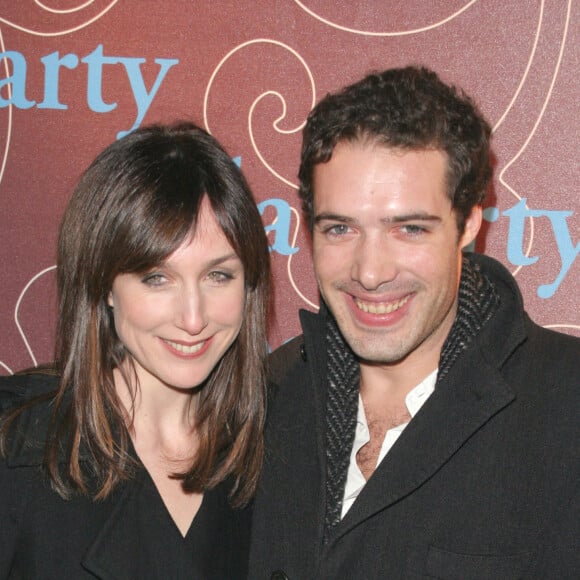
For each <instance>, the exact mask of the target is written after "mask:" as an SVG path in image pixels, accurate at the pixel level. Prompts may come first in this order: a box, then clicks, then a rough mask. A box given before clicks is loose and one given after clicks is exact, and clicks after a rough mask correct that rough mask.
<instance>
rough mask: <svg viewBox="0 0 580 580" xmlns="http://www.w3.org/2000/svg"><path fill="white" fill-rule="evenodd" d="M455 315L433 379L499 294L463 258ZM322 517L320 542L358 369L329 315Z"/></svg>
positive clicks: (339, 488)
mask: <svg viewBox="0 0 580 580" xmlns="http://www.w3.org/2000/svg"><path fill="white" fill-rule="evenodd" d="M458 294H459V300H458V307H457V316H456V318H455V322H454V323H453V326H452V327H451V331H450V333H449V336H448V337H447V340H446V341H445V343H444V345H443V348H442V350H441V357H440V360H439V371H438V373H437V384H436V386H435V388H437V385H438V384H439V382H440V381H441V380H442V379H443V377H445V376H446V375H447V373H448V372H449V369H450V368H451V367H452V366H453V364H454V363H455V361H456V360H457V359H458V357H459V356H460V355H461V353H462V352H463V351H464V350H465V349H466V348H467V345H468V344H469V342H470V341H471V339H472V338H473V337H474V336H475V335H476V334H477V333H478V332H479V330H480V329H481V327H482V326H483V325H484V324H485V323H486V322H487V321H488V320H489V319H490V318H491V317H492V316H493V313H494V312H495V311H496V310H497V307H498V306H499V295H498V293H497V291H496V289H495V287H494V285H493V284H492V282H491V281H490V280H489V279H488V278H487V277H485V276H484V275H483V274H482V273H481V272H480V270H479V266H478V265H477V264H475V263H473V262H472V261H471V260H469V258H468V257H466V256H464V258H463V267H462V272H461V281H460V284H459V293H458ZM326 347H327V352H328V363H327V380H328V385H327V397H326V516H325V531H324V541H325V542H326V541H327V540H328V535H329V533H330V531H331V530H332V529H333V528H334V526H336V525H337V524H338V523H339V522H340V519H341V511H342V500H343V496H344V488H345V485H346V476H347V473H348V466H349V461H350V452H351V450H352V446H353V443H354V437H355V432H356V417H357V409H358V394H359V378H360V369H359V364H358V360H357V359H356V357H355V355H354V353H353V352H352V350H351V349H350V348H349V346H348V345H347V344H346V342H345V341H344V338H343V337H342V335H341V333H340V331H339V330H338V327H337V325H336V322H335V320H334V318H333V317H332V316H329V317H328V321H327V325H326Z"/></svg>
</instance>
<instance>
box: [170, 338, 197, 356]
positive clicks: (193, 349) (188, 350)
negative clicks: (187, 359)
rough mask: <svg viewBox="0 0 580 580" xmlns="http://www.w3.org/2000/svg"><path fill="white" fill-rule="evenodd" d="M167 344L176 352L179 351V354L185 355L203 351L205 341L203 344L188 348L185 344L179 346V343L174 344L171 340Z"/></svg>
mask: <svg viewBox="0 0 580 580" xmlns="http://www.w3.org/2000/svg"><path fill="white" fill-rule="evenodd" d="M165 342H166V343H167V344H168V345H169V346H171V347H172V348H174V349H175V350H178V351H179V352H182V353H183V354H193V353H194V352H197V351H198V350H201V348H202V347H203V345H204V344H205V340H204V341H203V342H198V343H197V344H193V345H191V346H186V345H185V344H179V343H177V342H173V341H171V340H166V341H165Z"/></svg>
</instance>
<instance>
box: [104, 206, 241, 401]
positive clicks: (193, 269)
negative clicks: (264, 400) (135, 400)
mask: <svg viewBox="0 0 580 580" xmlns="http://www.w3.org/2000/svg"><path fill="white" fill-rule="evenodd" d="M108 302H109V305H110V306H112V308H113V312H114V318H115V328H116V331H117V335H118V337H119V339H120V340H121V342H122V343H123V344H124V346H125V348H126V349H127V351H128V352H129V354H130V356H131V358H132V359H133V362H134V364H135V368H136V370H137V378H138V379H139V384H140V387H141V390H142V392H145V391H146V390H148V389H151V388H152V389H155V388H156V387H158V386H159V385H165V386H170V387H174V388H177V389H189V388H191V387H195V386H197V385H199V384H200V383H202V382H203V381H204V380H205V379H206V378H207V377H208V375H209V374H210V373H211V371H212V369H213V368H214V367H215V365H216V364H217V363H218V362H219V360H220V359H221V358H222V356H223V355H224V353H225V352H226V351H227V349H228V348H229V347H230V345H231V344H232V343H233V342H234V340H235V339H236V337H237V335H238V333H239V331H240V327H241V324H242V318H243V315H244V302H245V284H244V267H243V265H242V262H241V261H240V259H239V258H238V256H237V255H236V253H235V252H234V250H233V248H232V247H231V245H230V244H229V242H228V241H227V239H226V237H225V235H224V233H223V231H222V230H221V228H220V226H219V224H218V222H217V220H216V218H215V215H214V213H213V210H212V209H211V205H210V203H209V201H208V200H207V198H205V199H204V200H203V202H202V205H201V208H200V214H199V218H198V221H197V226H196V230H195V232H194V233H193V234H192V235H190V236H188V237H187V238H186V239H185V241H184V242H183V244H182V245H181V246H180V247H179V248H178V249H177V250H175V252H173V254H171V255H170V256H169V257H168V258H167V259H166V260H165V261H164V262H163V263H162V264H160V265H159V266H158V267H156V268H153V269H152V270H151V271H149V272H147V273H145V274H120V275H118V276H117V277H116V278H115V280H114V281H113V288H112V290H111V293H110V295H109V299H108Z"/></svg>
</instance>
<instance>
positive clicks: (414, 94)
mask: <svg viewBox="0 0 580 580" xmlns="http://www.w3.org/2000/svg"><path fill="white" fill-rule="evenodd" d="M490 135H491V128H490V126H489V124H488V123H487V121H486V120H485V119H484V118H483V116H482V114H481V113H480V112H479V110H478V109H477V107H476V105H475V104H474V102H473V101H472V100H471V99H470V98H469V97H468V96H467V95H466V94H465V93H464V92H463V91H461V90H459V89H457V88H455V87H453V86H449V85H447V84H445V83H444V82H443V81H441V79H440V78H439V77H438V76H437V74H436V73H434V72H433V71H431V70H429V69H427V68H425V67H416V66H409V67H405V68H395V69H389V70H386V71H384V72H375V73H372V74H369V75H368V76H366V77H365V78H363V79H362V80H360V81H358V82H356V83H354V84H352V85H350V86H348V87H346V88H344V89H342V90H341V91H339V92H337V93H334V94H328V95H327V96H326V97H325V98H324V99H322V101H320V102H319V103H318V104H317V105H316V107H314V109H313V110H312V111H311V113H310V115H309V116H308V120H307V122H306V126H305V127H304V130H303V143H302V157H301V162H300V170H299V174H298V176H299V179H300V189H299V194H300V198H301V200H302V209H303V211H304V213H305V215H306V218H307V220H308V224H309V227H310V229H311V230H312V227H313V219H314V216H313V196H314V193H313V191H312V177H313V171H314V167H315V166H316V165H317V164H319V163H325V162H326V161H328V160H329V159H330V158H331V156H332V152H333V150H334V148H335V147H336V145H337V144H338V143H340V142H342V141H347V142H355V141H362V142H370V143H377V144H379V145H384V146H385V147H393V148H398V149H403V150H405V149H407V150H417V149H439V150H442V151H445V153H447V157H448V175H447V191H448V195H449V198H450V199H451V204H452V207H453V208H454V210H455V212H456V216H457V225H458V230H459V233H460V234H461V233H462V232H463V229H464V226H465V220H466V218H467V216H468V215H469V214H470V212H471V210H472V208H473V207H474V206H475V205H480V204H482V203H483V200H484V198H485V194H486V190H487V186H488V184H489V181H490V179H491V175H492V167H491V153H490Z"/></svg>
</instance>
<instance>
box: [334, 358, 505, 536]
mask: <svg viewBox="0 0 580 580" xmlns="http://www.w3.org/2000/svg"><path fill="white" fill-rule="evenodd" d="M474 368H477V369H481V370H480V372H478V373H474V372H473V369H474ZM514 398H515V395H514V393H513V392H512V391H511V389H510V388H509V387H508V385H507V384H506V383H505V382H504V380H503V378H502V377H501V375H500V374H499V373H498V372H497V370H496V369H494V368H492V367H490V366H489V364H488V363H487V362H486V361H485V360H484V358H483V357H482V356H481V353H480V351H479V349H477V348H475V349H472V351H471V353H470V354H469V355H468V353H465V356H462V357H460V359H459V360H457V362H456V363H455V365H454V367H453V368H452V369H451V370H450V372H449V374H448V375H447V377H445V379H444V380H443V381H441V383H439V384H438V385H437V388H436V390H435V392H434V393H433V394H432V395H431V397H430V399H429V400H428V401H427V403H425V405H424V406H423V408H422V409H421V410H420V411H419V413H418V414H417V415H416V416H415V417H414V418H413V420H412V421H411V422H410V423H409V425H408V426H407V427H406V428H405V430H404V431H403V433H402V435H401V436H400V438H399V439H398V440H397V442H396V444H395V445H394V446H393V448H392V449H391V450H390V451H389V453H388V455H387V456H386V457H385V459H384V460H383V461H382V463H381V464H380V465H379V467H378V468H377V470H376V471H375V473H374V474H373V475H372V477H371V478H370V479H369V481H368V483H367V484H366V485H365V487H364V488H363V490H362V491H361V493H360V495H359V497H358V498H357V500H356V501H355V503H354V504H353V506H352V508H351V509H350V511H349V512H348V513H347V514H346V516H345V518H344V519H343V520H342V522H341V523H340V524H339V525H338V526H337V528H336V530H335V533H334V534H333V535H332V540H336V539H338V538H340V537H341V536H343V535H344V534H345V533H347V532H348V531H349V530H351V529H353V528H354V527H356V526H357V525H359V524H360V523H361V522H363V521H364V520H366V519H367V518H369V517H371V516H372V515H374V514H375V513H377V512H378V511H380V510H383V509H386V508H388V507H389V506H390V505H392V504H393V503H395V502H396V501H397V500H399V499H401V498H402V497H404V496H406V495H408V494H410V493H412V492H413V491H414V490H416V489H417V488H418V487H420V486H421V485H422V484H423V483H424V482H425V481H426V480H427V479H429V478H430V477H431V476H432V475H433V474H434V473H435V472H436V471H437V470H438V469H439V468H440V467H441V466H442V465H444V464H445V463H446V462H447V461H448V460H449V458H450V457H451V456H452V455H453V454H454V453H455V452H457V450H458V449H459V448H460V447H461V446H462V445H463V444H464V442H465V441H467V439H469V438H470V437H471V436H472V435H473V434H474V433H475V432H476V431H477V430H478V429H479V428H480V427H481V426H482V425H484V424H485V423H486V422H487V421H488V420H489V419H490V417H492V416H493V415H495V414H496V413H498V412H499V411H500V410H501V409H503V408H504V407H505V406H507V405H508V404H509V403H510V402H511V401H512V400H514ZM332 540H331V541H332Z"/></svg>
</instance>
